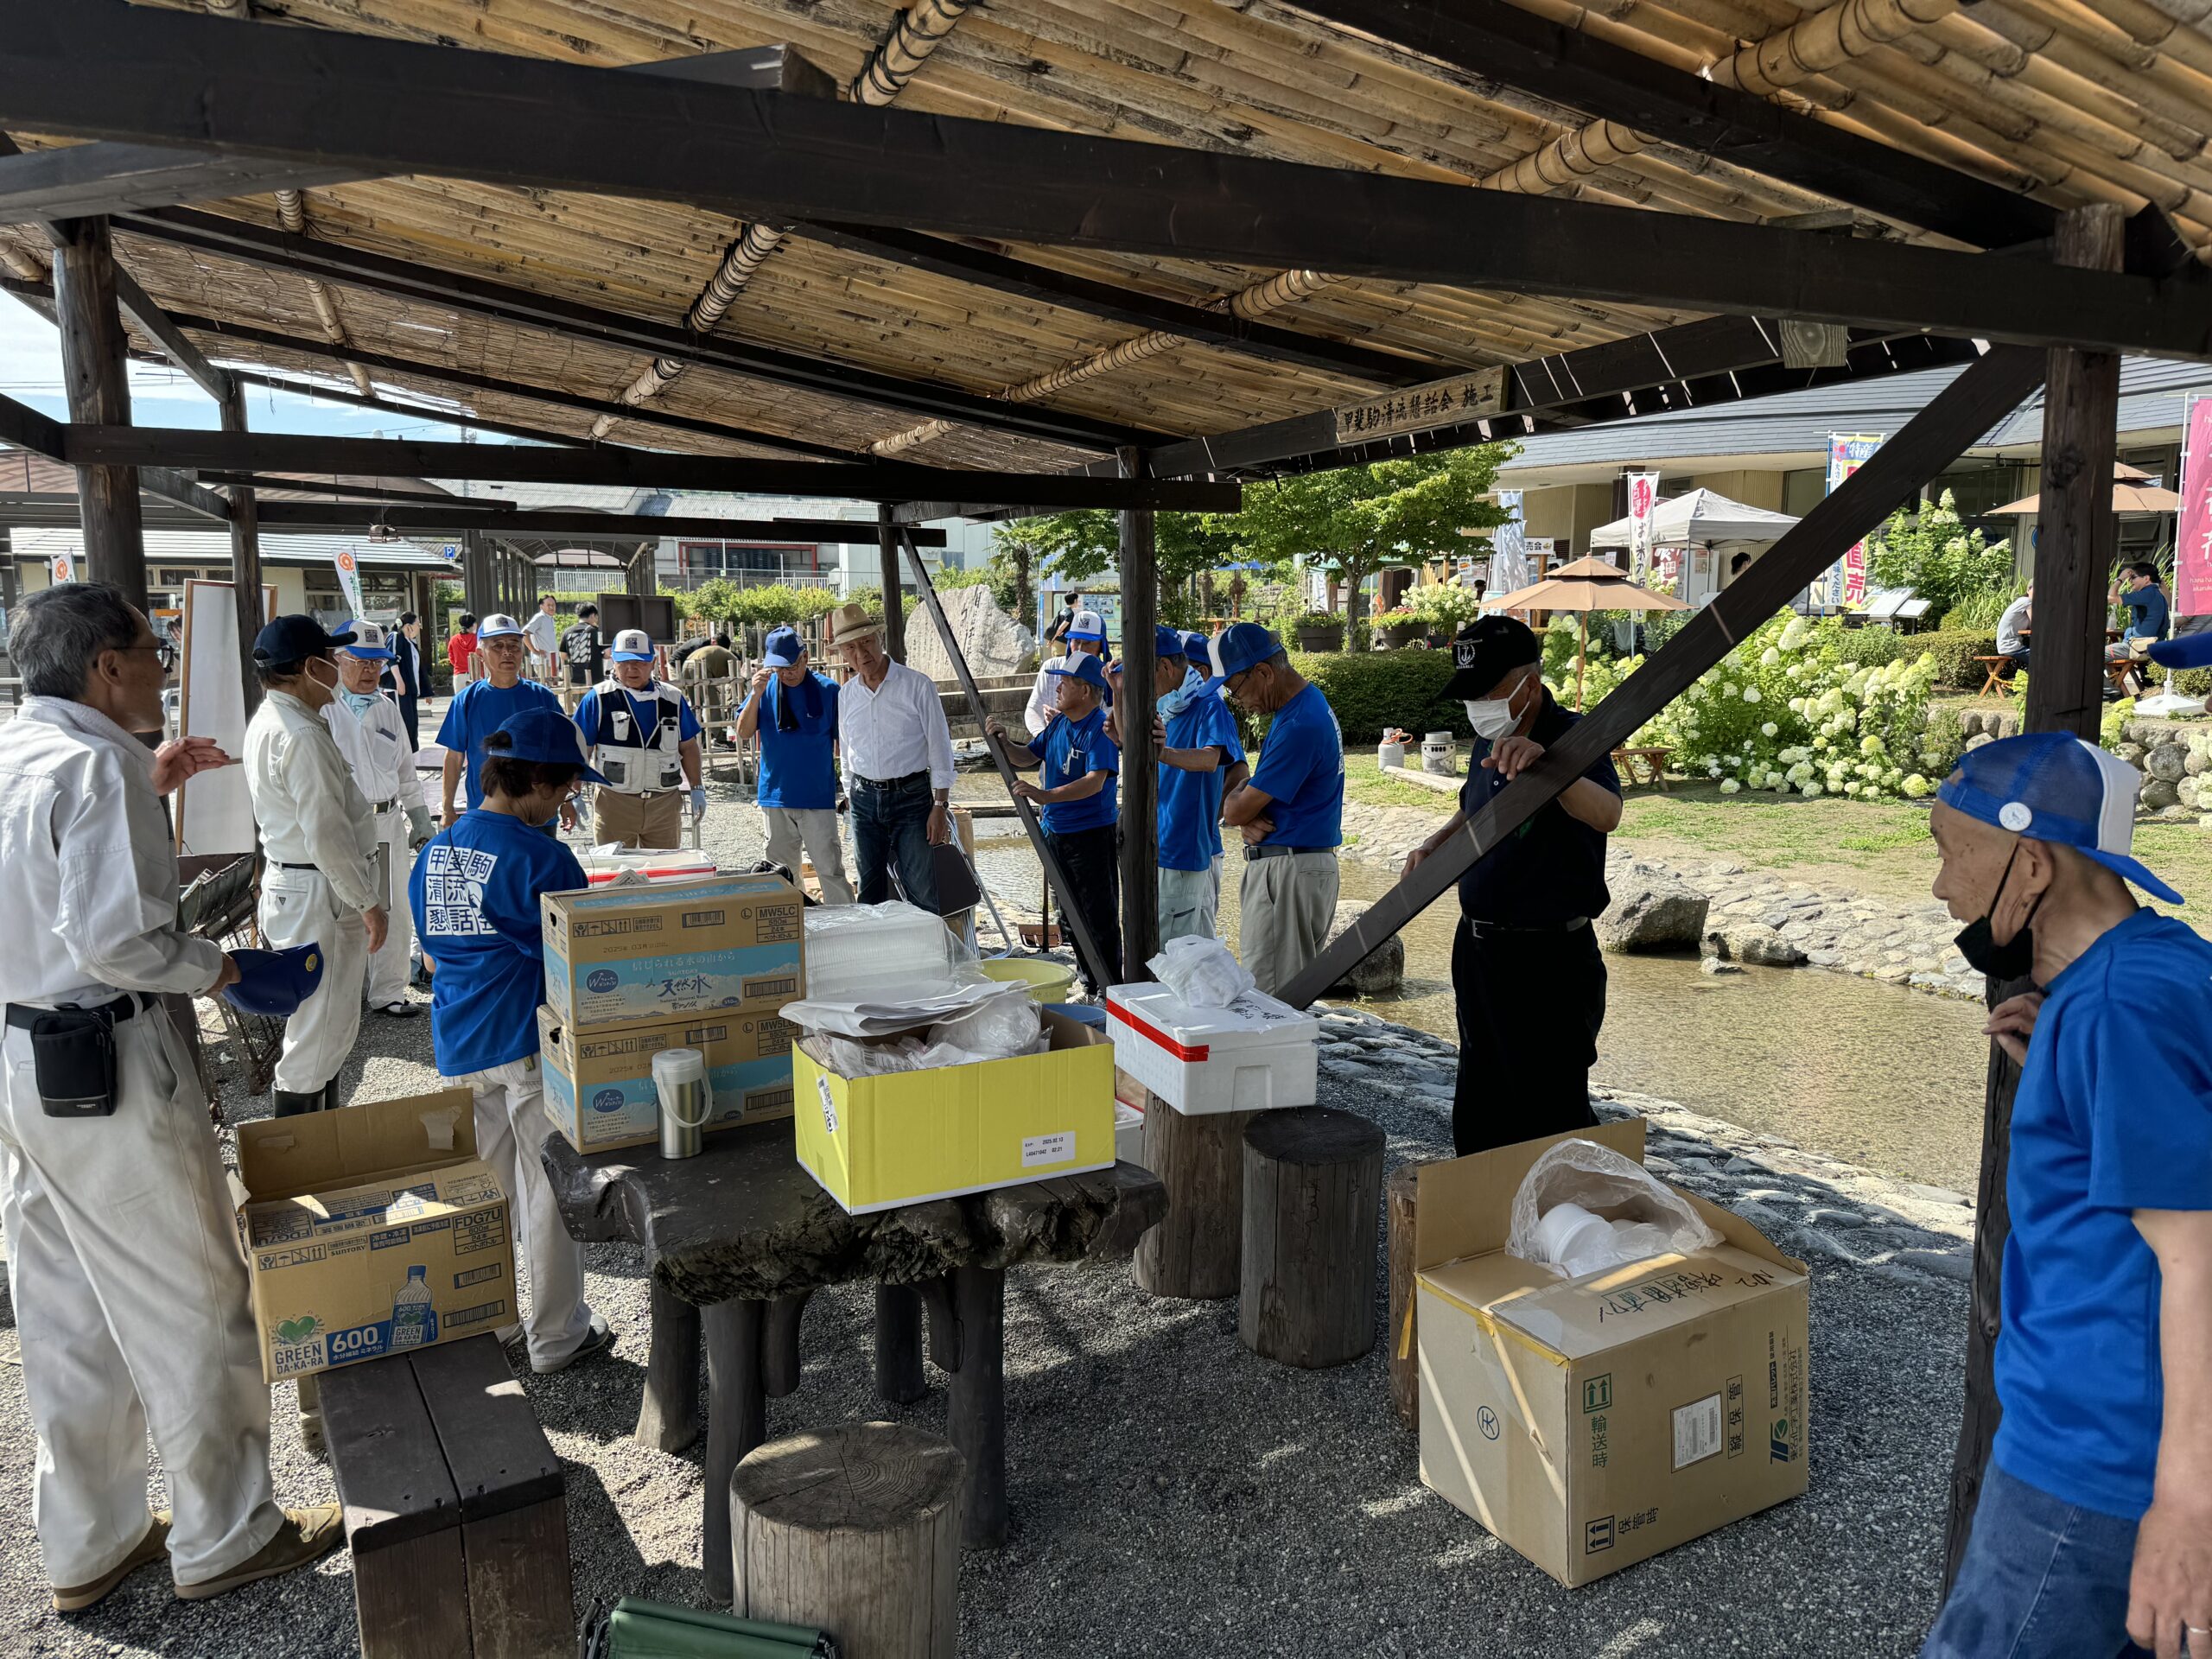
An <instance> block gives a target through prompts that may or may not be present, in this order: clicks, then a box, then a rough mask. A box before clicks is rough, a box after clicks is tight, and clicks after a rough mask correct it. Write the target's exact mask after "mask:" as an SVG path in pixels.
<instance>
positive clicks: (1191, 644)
mask: <svg viewBox="0 0 2212 1659" xmlns="http://www.w3.org/2000/svg"><path fill="white" fill-rule="evenodd" d="M1212 650H1213V642H1212V641H1211V640H1210V639H1207V638H1206V637H1205V635H1204V634H1203V633H1186V634H1185V635H1184V636H1183V649H1182V651H1181V652H1179V653H1178V654H1179V655H1180V656H1184V657H1189V658H1195V659H1196V660H1197V661H1198V662H1204V663H1211V661H1212V660H1213V657H1212Z"/></svg>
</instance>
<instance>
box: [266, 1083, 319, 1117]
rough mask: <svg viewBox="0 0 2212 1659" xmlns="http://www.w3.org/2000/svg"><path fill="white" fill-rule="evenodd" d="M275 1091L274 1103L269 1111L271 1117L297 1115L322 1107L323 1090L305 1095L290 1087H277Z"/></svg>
mask: <svg viewBox="0 0 2212 1659" xmlns="http://www.w3.org/2000/svg"><path fill="white" fill-rule="evenodd" d="M275 1092H276V1098H277V1105H276V1109H274V1110H273V1111H271V1112H270V1116H271V1117H298V1116H302V1114H303V1113H307V1112H319V1111H321V1109H322V1096H323V1091H322V1090H320V1089H318V1090H315V1092H314V1093H312V1094H305V1095H303V1094H300V1093H298V1092H297V1091H296V1090H290V1089H279V1090H276V1091H275Z"/></svg>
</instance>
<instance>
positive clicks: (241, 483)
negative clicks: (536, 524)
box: [200, 426, 520, 515]
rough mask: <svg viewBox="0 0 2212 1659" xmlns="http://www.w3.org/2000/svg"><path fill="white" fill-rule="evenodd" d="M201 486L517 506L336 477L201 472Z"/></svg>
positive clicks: (501, 508)
mask: <svg viewBox="0 0 2212 1659" xmlns="http://www.w3.org/2000/svg"><path fill="white" fill-rule="evenodd" d="M225 430H226V431H241V432H242V431H244V430H245V427H244V426H238V427H226V428H225ZM200 482H201V483H202V484H220V485H223V486H226V488H232V489H258V490H292V491H296V492H298V493H302V494H304V495H318V496H321V495H327V496H331V497H334V498H335V499H338V500H340V501H396V502H398V503H399V504H400V505H403V506H430V507H441V506H445V505H448V504H451V505H455V506H459V507H461V508H463V509H464V510H466V511H467V512H485V513H486V514H490V515H497V514H498V513H500V512H513V511H514V510H515V509H516V507H518V505H520V504H519V503H518V502H514V501H499V500H491V499H485V498H484V497H481V496H465V497H463V496H454V495H452V494H449V493H446V492H444V491H442V490H395V489H391V488H388V487H386V486H382V485H376V484H362V483H358V482H349V481H347V480H344V479H336V478H285V477H283V476H281V475H279V474H274V473H225V472H213V471H205V470H203V471H202V472H201V473H200Z"/></svg>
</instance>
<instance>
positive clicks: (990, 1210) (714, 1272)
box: [541, 1122, 1167, 1602]
mask: <svg viewBox="0 0 2212 1659" xmlns="http://www.w3.org/2000/svg"><path fill="white" fill-rule="evenodd" d="M541 1155H542V1157H543V1161H544V1164H545V1168H546V1171H547V1173H549V1174H550V1177H551V1179H552V1185H553V1192H554V1195H555V1197H556V1199H557V1200H558V1201H559V1204H560V1206H561V1216H562V1219H563V1222H565V1223H566V1224H567V1226H568V1229H569V1233H570V1235H571V1236H574V1237H576V1238H578V1239H582V1240H583V1241H585V1242H586V1243H617V1242H619V1243H633V1244H636V1245H638V1246H639V1247H640V1248H641V1249H643V1250H644V1252H645V1269H646V1272H647V1274H648V1275H649V1276H650V1279H651V1281H652V1320H653V1331H652V1352H651V1354H650V1355H649V1357H648V1358H647V1360H646V1364H645V1407H644V1409H643V1411H642V1412H641V1413H640V1414H639V1423H638V1433H639V1438H640V1439H643V1440H647V1441H649V1442H650V1443H652V1444H656V1445H660V1446H669V1445H670V1444H671V1441H673V1443H674V1444H675V1445H682V1444H683V1443H684V1441H685V1440H688V1439H689V1438H690V1436H691V1435H694V1434H696V1432H697V1431H696V1422H697V1421H698V1410H699V1407H698V1397H697V1389H698V1384H697V1377H698V1361H697V1357H696V1356H697V1342H698V1331H699V1327H700V1325H701V1324H702V1323H703V1324H704V1325H705V1330H706V1344H707V1389H708V1397H707V1460H706V1481H707V1490H706V1541H705V1546H704V1555H705V1560H704V1563H703V1565H704V1566H705V1568H706V1573H707V1588H708V1591H709V1594H710V1595H712V1596H713V1597H714V1598H715V1599H717V1600H720V1601H725V1602H726V1601H728V1600H729V1599H730V1589H731V1558H730V1531H729V1480H730V1475H731V1472H732V1471H734V1469H735V1468H736V1467H737V1465H738V1461H739V1459H741V1458H743V1457H744V1456H745V1454H746V1453H747V1452H750V1451H752V1450H753V1448H754V1447H755V1446H759V1445H760V1443H761V1442H762V1441H763V1440H765V1439H766V1436H767V1402H768V1401H769V1400H770V1399H771V1398H781V1397H782V1396H784V1395H787V1394H789V1393H791V1391H792V1390H793V1389H796V1388H797V1387H798V1372H799V1364H798V1325H799V1316H800V1314H801V1313H802V1311H803V1310H804V1307H805V1306H806V1300H807V1298H808V1297H810V1296H811V1295H812V1294H814V1293H815V1292H816V1291H817V1290H820V1289H822V1288H823V1287H824V1286H828V1285H837V1284H846V1283H849V1282H852V1281H864V1280H874V1281H875V1283H876V1286H877V1294H876V1321H877V1323H876V1376H877V1380H878V1386H879V1387H880V1389H881V1390H882V1391H883V1393H884V1394H885V1395H886V1397H887V1398H890V1399H893V1400H897V1401H902V1402H903V1401H909V1400H913V1399H916V1398H918V1397H919V1395H920V1394H921V1392H922V1357H921V1347H920V1341H921V1327H922V1321H921V1319H920V1317H919V1309H920V1308H921V1307H923V1306H926V1307H927V1308H928V1309H929V1313H930V1321H929V1324H930V1356H931V1358H933V1359H935V1360H936V1361H937V1363H938V1365H939V1366H940V1367H941V1368H942V1369H944V1370H945V1371H946V1372H948V1373H949V1374H950V1376H951V1386H950V1399H949V1401H948V1402H947V1403H948V1407H949V1410H948V1418H949V1427H950V1433H951V1439H952V1443H953V1445H954V1446H957V1447H958V1448H959V1451H960V1454H961V1457H962V1458H963V1459H964V1461H965V1464H966V1467H967V1481H968V1490H967V1498H966V1503H965V1504H964V1516H965V1522H964V1527H963V1541H965V1542H967V1543H969V1544H970V1545H977V1546H992V1545H995V1544H997V1543H999V1542H1001V1541H1002V1540H1003V1539H1004V1538H1005V1536H1006V1400H1005V1391H1004V1384H1005V1362H1004V1354H1003V1351H1002V1338H1003V1335H1004V1330H1005V1325H1004V1318H1005V1306H1004V1297H1005V1291H1006V1270H1007V1268H1010V1267H1014V1266H1018V1265H1020V1263H1023V1262H1079V1261H1084V1260H1100V1259H1104V1258H1109V1257H1112V1256H1116V1255H1128V1254H1129V1253H1130V1252H1131V1251H1132V1250H1133V1249H1135V1248H1136V1242H1137V1240H1138V1238H1139V1237H1141V1236H1142V1235H1143V1234H1144V1233H1145V1232H1146V1230H1148V1229H1149V1228H1151V1227H1152V1226H1153V1225H1154V1224H1155V1223H1157V1222H1158V1221H1159V1220H1160V1217H1162V1216H1164V1215H1165V1214H1166V1212H1167V1193H1166V1188H1165V1187H1163V1186H1162V1185H1160V1182H1159V1181H1158V1180H1157V1179H1154V1177H1153V1176H1151V1175H1149V1174H1147V1173H1146V1172H1145V1171H1143V1170H1141V1169H1139V1168H1137V1167H1136V1166H1135V1165H1134V1164H1116V1166H1114V1167H1113V1168H1112V1169H1110V1170H1101V1171H1097V1172H1096V1173H1091V1174H1087V1175H1066V1176H1060V1177H1058V1178H1056V1179H1050V1180H1040V1181H1031V1182H1028V1183H1027V1184H1025V1185H1020V1186H1010V1187H1002V1188H1001V1189H999V1190H998V1191H996V1192H982V1193H978V1194H976V1195H974V1196H973V1197H969V1198H939V1199H936V1200H933V1201H931V1202H930V1203H926V1204H913V1205H905V1206H903V1207H901V1208H899V1209H896V1210H886V1211H880V1212H878V1213H876V1214H874V1215H865V1216H849V1215H847V1214H846V1213H845V1211H843V1210H842V1209H841V1208H839V1207H838V1205H837V1204H836V1200H835V1199H833V1198H830V1197H829V1194H828V1193H826V1192H823V1190H822V1188H821V1187H820V1186H819V1185H817V1184H816V1182H815V1179H814V1178H813V1177H812V1176H811V1175H809V1174H808V1173H806V1171H805V1170H804V1169H802V1168H801V1167H800V1166H799V1163H798V1157H797V1155H796V1154H795V1153H794V1152H793V1150H792V1144H791V1124H790V1123H789V1122H779V1123H760V1124H754V1125H752V1126H749V1127H747V1128H737V1129H730V1130H726V1131H724V1132H722V1133H721V1134H719V1135H713V1136H710V1137H709V1139H708V1141H707V1142H706V1145H705V1147H704V1149H703V1150H702V1151H701V1152H700V1154H698V1156H696V1157H695V1158H681V1159H667V1158H663V1157H662V1156H661V1155H660V1153H659V1150H658V1148H657V1147H650V1146H648V1147H625V1148H622V1149H620V1150H619V1151H614V1152H603V1153H597V1154H582V1153H579V1152H577V1151H576V1150H575V1147H571V1146H570V1145H569V1142H568V1141H567V1140H566V1139H564V1138H563V1136H561V1135H557V1134H556V1135H548V1136H547V1137H546V1139H545V1142H544V1145H543V1151H542V1154H541ZM702 1314H703V1320H702V1317H701V1316H702ZM687 1426H690V1427H689V1433H686V1432H685V1431H686V1428H687ZM678 1436H681V1437H682V1438H677V1437H678Z"/></svg>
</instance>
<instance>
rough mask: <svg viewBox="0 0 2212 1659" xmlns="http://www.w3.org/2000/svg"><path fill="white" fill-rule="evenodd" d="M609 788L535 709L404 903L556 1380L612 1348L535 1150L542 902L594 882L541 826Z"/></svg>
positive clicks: (542, 1352) (444, 1044) (507, 731)
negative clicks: (595, 786) (509, 1219)
mask: <svg viewBox="0 0 2212 1659" xmlns="http://www.w3.org/2000/svg"><path fill="white" fill-rule="evenodd" d="M578 779H582V780H583V781H584V782H586V783H603V782H605V781H606V780H605V779H603V778H602V777H601V775H600V774H599V773H598V772H595V771H594V770H593V769H592V767H591V766H590V765H589V763H588V761H587V760H586V759H585V755H584V745H583V734H582V733H580V732H579V731H577V730H576V728H575V722H574V721H570V720H569V717H568V716H567V715H564V714H563V713H562V712H561V710H560V708H559V706H558V705H557V704H556V705H555V706H553V707H551V708H534V709H524V711H523V712H522V713H520V714H518V715H513V716H512V717H511V718H510V719H508V720H507V721H505V723H504V724H502V725H501V726H500V727H499V729H498V730H497V731H495V732H493V733H492V734H490V735H489V736H488V737H486V739H485V741H484V764H483V767H482V770H481V772H480V774H479V777H478V779H477V782H478V783H479V785H480V786H481V788H482V790H483V800H482V804H481V805H480V807H479V808H478V809H476V810H472V811H469V812H466V813H464V814H462V815H461V817H460V818H459V819H457V820H456V821H455V822H454V823H452V824H450V825H448V827H447V828H446V829H443V830H441V831H440V832H439V833H438V834H437V835H436V836H433V837H432V838H431V840H430V842H429V845H428V846H426V847H424V848H423V850H422V853H421V854H420V855H418V856H417V857H416V861H415V874H414V876H413V878H412V879H411V880H410V881H409V883H408V899H409V902H410V906H412V908H413V911H414V914H415V929H416V933H417V934H418V935H419V936H420V937H421V938H422V941H423V965H424V966H426V967H428V968H429V969H430V970H431V973H432V978H431V982H430V1039H431V1044H432V1046H433V1049H434V1051H435V1054H436V1058H437V1065H438V1075H439V1076H440V1077H443V1078H444V1079H445V1080H446V1081H447V1082H448V1083H450V1084H454V1085H456V1086H458V1087H461V1088H465V1089H467V1090H468V1091H469V1092H470V1093H471V1094H473V1095H474V1096H475V1097H476V1114H475V1116H476V1152H477V1155H478V1156H479V1157H480V1158H481V1159H483V1160H484V1161H485V1162H486V1163H487V1164H489V1165H490V1166H492V1170H493V1173H494V1174H496V1175H497V1176H498V1177H499V1184H500V1185H502V1186H503V1187H505V1189H506V1192H507V1198H508V1202H509V1203H510V1205H512V1210H513V1214H514V1224H515V1235H516V1238H517V1241H518V1243H519V1244H520V1245H521V1247H522V1252H523V1256H524V1260H525V1261H526V1262H529V1264H530V1290H531V1296H530V1302H531V1306H530V1314H529V1317H528V1318H527V1319H524V1321H523V1328H524V1331H525V1332H527V1333H528V1336H529V1339H530V1363H531V1370H537V1371H557V1370H563V1369H565V1368H566V1367H568V1366H569V1365H572V1364H574V1363H575V1362H576V1361H577V1360H578V1359H580V1358H582V1357H585V1356H586V1355H588V1354H594V1353H597V1352H599V1351H601V1350H602V1349H606V1348H610V1347H612V1346H613V1344H614V1338H613V1332H610V1331H609V1330H608V1329H607V1322H606V1321H605V1320H604V1319H600V1318H598V1317H597V1316H596V1315H594V1313H592V1311H591V1309H590V1308H588V1306H585V1305H584V1252H583V1246H582V1245H581V1244H579V1243H576V1242H575V1240H574V1239H572V1238H570V1237H569V1230H568V1229H567V1228H566V1227H565V1226H563V1224H562V1222H561V1212H560V1209H559V1206H558V1205H556V1204H555V1202H554V1200H553V1189H552V1187H551V1185H550V1184H549V1183H548V1182H547V1180H546V1179H545V1169H544V1166H543V1164H542V1163H540V1162H539V1160H538V1156H537V1149H538V1147H539V1145H540V1144H541V1143H542V1142H543V1140H544V1138H545V1134H546V1129H547V1122H546V1118H545V1114H544V1110H543V1104H542V1102H543V1096H544V1077H543V1072H542V1071H540V1069H539V1066H538V1061H537V1008H538V1005H539V1004H540V1003H541V1002H543V1001H544V1000H545V996H544V988H545V944H544V935H543V931H542V929H541V925H540V922H539V919H538V906H537V901H538V899H539V897H540V895H542V894H544V893H568V892H574V891H575V890H576V889H578V888H581V887H588V886H589V885H590V884H589V881H588V879H587V878H586V876H585V874H584V869H583V866H582V865H581V864H579V863H577V862H576V855H575V854H574V853H572V852H570V851H569V849H568V848H567V847H565V846H564V845H563V844H562V843H561V842H560V841H559V840H557V839H556V838H555V837H553V836H548V835H545V834H544V833H543V832H542V831H541V830H540V829H537V827H536V826H537V825H539V824H541V823H543V822H544V821H545V820H546V819H547V818H549V817H552V815H553V814H554V812H555V811H556V810H558V808H559V807H560V804H561V803H562V802H563V801H565V800H567V799H568V798H569V791H572V790H573V789H575V786H576V783H577V780H578Z"/></svg>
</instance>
